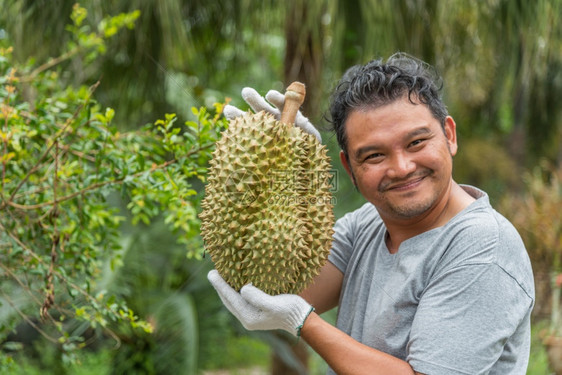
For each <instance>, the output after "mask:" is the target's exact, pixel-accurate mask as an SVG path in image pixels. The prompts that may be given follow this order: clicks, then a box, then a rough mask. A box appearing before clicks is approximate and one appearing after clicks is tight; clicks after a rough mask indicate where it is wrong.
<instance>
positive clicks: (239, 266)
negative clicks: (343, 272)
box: [199, 95, 334, 295]
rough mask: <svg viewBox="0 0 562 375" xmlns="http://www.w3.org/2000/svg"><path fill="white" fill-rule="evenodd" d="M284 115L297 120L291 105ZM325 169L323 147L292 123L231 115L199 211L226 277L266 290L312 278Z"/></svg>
mask: <svg viewBox="0 0 562 375" xmlns="http://www.w3.org/2000/svg"><path fill="white" fill-rule="evenodd" d="M286 98H287V99H286V101H289V95H286ZM287 107H289V105H288V103H287V104H286V105H285V109H286V110H287ZM296 108H297V109H298V105H297V107H296ZM293 111H294V112H296V110H295V109H293ZM288 117H289V118H290V117H292V118H293V121H294V113H293V114H289V115H288ZM285 118H287V117H286V112H285V111H284V113H283V117H282V119H285ZM330 177H331V174H330V160H329V157H328V156H327V155H326V148H325V147H324V146H323V145H321V144H320V143H319V142H318V140H317V139H316V138H315V137H314V136H312V135H310V134H308V133H306V132H304V131H302V130H301V129H300V128H298V127H296V126H294V125H292V124H291V123H282V122H280V121H276V120H275V119H274V117H273V116H272V115H270V114H267V113H265V112H259V113H256V114H252V113H250V112H248V113H247V114H245V115H244V116H241V117H238V118H236V119H234V120H232V121H231V122H230V123H229V126H228V129H227V130H225V131H224V133H223V135H222V137H221V139H220V140H219V141H218V142H217V144H216V149H215V151H214V153H213V158H212V160H211V162H210V170H209V175H208V181H207V185H206V187H205V198H204V199H203V202H202V209H203V210H202V213H201V214H200V216H199V217H200V219H201V222H202V224H201V235H202V237H203V240H204V242H205V247H206V250H207V251H208V252H209V254H210V255H211V258H212V260H213V262H214V264H215V268H216V269H217V271H218V272H219V273H220V274H221V276H222V277H223V278H224V279H225V280H226V282H227V283H229V284H230V285H231V286H232V287H233V288H234V289H236V290H240V288H241V287H242V286H244V285H246V284H248V283H252V284H253V285H254V286H256V287H258V288H260V289H261V290H263V291H264V292H266V293H268V294H271V295H276V294H282V293H299V292H300V291H302V290H303V289H304V288H305V287H306V286H307V285H309V284H310V282H311V281H312V279H313V278H314V276H316V275H317V274H318V273H319V270H320V268H321V267H322V266H323V265H324V264H325V263H326V260H327V257H328V253H329V251H330V247H331V241H332V234H333V230H332V227H333V224H334V215H333V198H332V194H331V185H330Z"/></svg>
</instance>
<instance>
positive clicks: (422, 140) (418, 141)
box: [410, 139, 425, 146]
mask: <svg viewBox="0 0 562 375" xmlns="http://www.w3.org/2000/svg"><path fill="white" fill-rule="evenodd" d="M424 141H425V139H416V140H415V141H413V142H411V143H410V146H417V145H420V144H422V143H423V142H424Z"/></svg>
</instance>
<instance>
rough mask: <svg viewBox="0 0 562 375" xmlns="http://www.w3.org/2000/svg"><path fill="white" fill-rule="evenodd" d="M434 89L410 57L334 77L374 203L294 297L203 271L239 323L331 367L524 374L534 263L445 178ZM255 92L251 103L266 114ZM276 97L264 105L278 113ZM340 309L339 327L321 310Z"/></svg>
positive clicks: (348, 155) (503, 226) (446, 141)
mask: <svg viewBox="0 0 562 375" xmlns="http://www.w3.org/2000/svg"><path fill="white" fill-rule="evenodd" d="M436 82H437V79H436V78H435V77H434V75H433V74H432V70H431V68H430V67H429V66H428V65H427V64H425V63H423V62H421V61H419V60H417V59H415V58H412V57H409V56H407V55H404V54H397V55H394V56H392V57H391V58H390V59H389V60H388V61H387V62H386V63H383V62H382V61H378V60H377V61H372V62H370V63H368V64H366V65H365V66H358V67H354V68H352V69H351V70H350V71H348V73H346V75H345V76H344V77H343V78H342V80H341V82H340V84H339V85H338V87H337V89H336V91H335V93H334V95H333V97H332V103H331V108H330V112H331V121H332V124H333V127H334V130H335V132H336V135H337V139H338V143H339V145H340V147H341V153H340V159H341V162H342V164H343V166H344V167H345V169H346V171H347V172H348V174H349V176H350V178H351V179H352V181H353V183H354V185H355V186H356V187H357V189H358V190H359V192H360V193H361V194H362V195H363V196H364V197H365V198H366V199H367V201H368V203H366V204H365V205H364V206H363V207H361V208H359V209H358V210H356V211H354V212H351V213H349V214H347V215H345V216H344V217H343V218H341V219H340V220H338V221H337V223H336V225H335V228H334V229H335V234H334V240H333V245H332V250H331V254H330V257H329V262H328V263H327V264H326V265H325V266H324V268H323V269H322V271H321V273H320V275H319V276H318V277H317V278H316V279H315V281H314V283H313V284H312V285H311V286H310V287H309V288H308V289H306V290H305V291H304V292H303V293H302V295H301V296H295V295H280V296H269V295H267V294H265V293H263V292H262V291H260V290H258V289H257V288H255V287H253V286H251V285H248V286H245V287H244V288H242V290H241V291H240V293H237V292H236V291H234V290H233V289H232V288H230V287H229V286H228V285H227V284H226V283H225V282H224V280H222V278H221V277H220V276H219V275H218V273H216V271H211V273H209V280H210V281H211V283H212V284H213V285H214V286H215V288H216V289H217V291H218V293H219V295H220V297H221V299H222V300H223V302H224V303H225V305H226V306H227V307H228V308H229V309H230V311H231V312H232V313H233V314H235V315H236V316H237V317H238V319H239V320H240V321H241V322H242V324H244V326H245V327H246V328H248V329H284V330H286V331H288V332H291V333H292V334H294V335H297V336H298V335H300V336H301V337H302V338H303V339H304V340H305V341H306V342H307V343H308V344H309V345H310V346H311V347H312V348H313V349H314V350H315V351H316V352H317V353H319V354H320V355H321V356H322V357H323V358H324V359H325V360H326V362H327V363H328V364H329V366H330V370H329V372H330V373H337V374H371V375H373V374H502V375H503V374H525V372H526V367H527V362H528V356H529V347H530V314H531V310H532V307H533V303H534V289H533V276H532V271H531V266H530V262H529V258H528V256H527V253H526V251H525V247H524V245H523V243H522V241H521V239H520V237H519V235H518V234H517V232H516V230H515V229H514V228H513V226H512V225H511V224H510V223H509V222H508V221H507V220H506V219H505V218H504V217H502V216H501V215H500V214H498V213H497V212H496V211H494V209H493V208H492V207H491V206H490V204H489V201H488V196H487V195H486V194H485V193H484V192H483V191H481V190H478V189H477V188H474V187H470V186H461V185H459V184H457V183H456V182H455V181H453V179H452V165H453V163H452V159H453V156H454V155H455V154H456V153H457V138H456V124H455V122H454V120H453V118H452V117H451V116H449V115H448V114H447V110H446V108H445V106H444V104H443V102H442V100H441V98H440V96H439V88H438V86H437V84H436ZM248 93H250V94H249V97H248ZM256 95H257V94H255V92H254V91H246V97H245V99H246V100H247V101H248V102H249V103H250V104H254V105H253V107H254V109H256V108H258V109H263V108H265V107H266V106H267V105H266V104H265V101H263V99H261V98H259V97H257V96H256ZM279 95H280V94H278V93H274V94H271V93H270V94H268V96H267V98H268V99H269V100H270V101H271V102H272V103H274V104H277V105H278V106H282V104H283V100H282V98H280V97H279ZM260 106H261V108H260ZM269 110H270V111H274V109H271V108H269ZM229 111H232V112H231V114H234V112H236V110H234V109H229ZM301 122H302V123H306V121H304V120H303V118H302V117H301ZM304 125H305V127H306V126H308V125H306V124H304ZM335 306H338V307H339V310H338V318H337V323H336V327H333V326H331V325H330V324H328V323H327V322H325V321H324V320H322V318H320V317H319V315H318V314H321V313H322V312H324V311H327V310H329V309H331V308H333V307H335ZM312 307H313V308H312ZM312 310H315V311H312Z"/></svg>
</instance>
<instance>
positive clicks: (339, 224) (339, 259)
mask: <svg viewBox="0 0 562 375" xmlns="http://www.w3.org/2000/svg"><path fill="white" fill-rule="evenodd" d="M354 216H355V215H354V213H349V214H346V215H345V216H343V217H342V218H341V219H338V220H337V221H336V224H335V225H334V235H333V237H332V249H331V251H330V255H329V256H328V260H329V261H330V262H331V263H332V264H333V265H334V266H336V267H337V268H338V269H339V270H340V271H341V272H342V273H345V270H346V268H347V265H348V263H349V259H350V258H351V253H352V251H353V241H354V238H353V236H354V227H355V225H354V224H355V220H354Z"/></svg>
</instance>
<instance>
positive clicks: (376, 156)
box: [365, 153, 382, 160]
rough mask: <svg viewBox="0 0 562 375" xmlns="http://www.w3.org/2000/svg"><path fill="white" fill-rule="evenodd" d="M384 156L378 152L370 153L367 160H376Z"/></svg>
mask: <svg viewBox="0 0 562 375" xmlns="http://www.w3.org/2000/svg"><path fill="white" fill-rule="evenodd" d="M381 157H382V154H379V153H376V154H369V155H367V157H366V158H365V160H373V159H374V160H376V159H380V158H381Z"/></svg>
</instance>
